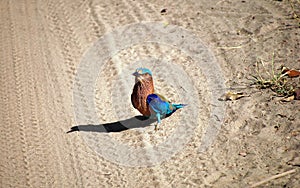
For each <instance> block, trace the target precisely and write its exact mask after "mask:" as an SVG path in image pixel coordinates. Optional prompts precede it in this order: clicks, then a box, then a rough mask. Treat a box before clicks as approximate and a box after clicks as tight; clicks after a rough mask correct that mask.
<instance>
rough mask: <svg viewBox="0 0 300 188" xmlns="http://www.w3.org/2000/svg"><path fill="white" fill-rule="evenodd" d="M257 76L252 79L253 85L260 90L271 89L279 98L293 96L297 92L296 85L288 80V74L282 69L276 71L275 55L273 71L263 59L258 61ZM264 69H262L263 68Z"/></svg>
mask: <svg viewBox="0 0 300 188" xmlns="http://www.w3.org/2000/svg"><path fill="white" fill-rule="evenodd" d="M255 67H256V68H255V72H256V74H255V75H251V77H252V81H253V82H252V85H256V86H258V88H260V89H271V90H272V91H274V92H275V93H276V94H277V95H278V96H291V95H293V93H294V91H295V88H296V86H295V83H293V82H292V81H291V80H290V79H288V78H287V76H286V73H284V74H283V73H282V71H281V69H280V71H278V69H276V70H275V66H274V54H273V58H272V61H271V68H270V69H271V70H269V69H268V68H267V67H266V62H264V61H263V60H262V59H259V60H258V61H256V64H255ZM261 67H262V68H261Z"/></svg>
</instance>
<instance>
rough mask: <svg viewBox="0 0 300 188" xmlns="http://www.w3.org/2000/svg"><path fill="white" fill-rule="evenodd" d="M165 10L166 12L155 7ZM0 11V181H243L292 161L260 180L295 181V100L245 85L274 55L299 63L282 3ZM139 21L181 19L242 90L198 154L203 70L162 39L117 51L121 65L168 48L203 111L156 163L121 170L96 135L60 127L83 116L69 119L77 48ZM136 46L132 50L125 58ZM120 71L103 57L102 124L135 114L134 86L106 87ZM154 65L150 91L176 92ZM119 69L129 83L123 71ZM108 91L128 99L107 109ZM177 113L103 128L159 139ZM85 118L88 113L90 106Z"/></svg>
mask: <svg viewBox="0 0 300 188" xmlns="http://www.w3.org/2000/svg"><path fill="white" fill-rule="evenodd" d="M164 8H166V9H167V12H166V13H165V14H164V15H162V14H161V13H160V11H161V10H162V9H164ZM0 9H1V10H0V14H1V18H0V28H1V30H0V32H1V38H0V40H1V41H0V45H1V50H0V60H1V63H0V66H1V68H0V70H1V73H0V77H1V79H0V81H1V87H0V96H1V100H0V102H1V116H0V118H1V119H0V122H1V126H0V129H1V136H0V141H1V142H0V143H1V147H0V152H1V157H0V158H1V159H0V179H1V181H0V185H1V186H0V187H245V186H250V185H253V184H254V183H257V182H259V181H261V180H264V179H267V178H269V177H271V176H273V175H276V174H280V173H283V172H286V171H289V170H293V169H295V171H294V172H293V173H291V174H289V175H286V176H283V177H281V178H278V179H274V180H271V181H269V182H267V183H265V184H264V185H263V187H300V181H299V179H300V172H299V170H300V169H299V165H300V153H299V151H300V121H299V117H300V110H299V109H300V103H299V101H293V102H290V103H280V102H278V100H275V99H274V98H273V97H272V96H273V95H274V94H273V93H272V92H270V91H267V90H264V91H260V90H258V89H255V88H248V87H245V86H246V85H248V84H249V80H248V78H249V77H250V75H251V74H252V73H254V68H253V66H254V64H255V62H256V60H257V58H262V59H264V60H266V61H268V60H269V61H270V60H271V59H272V54H273V53H274V54H275V66H276V67H279V66H280V65H281V64H285V65H287V66H290V67H294V68H298V69H300V44H299V43H300V36H299V35H300V32H299V31H300V30H299V24H298V23H297V21H296V20H295V19H292V12H293V10H292V9H291V6H290V5H289V3H288V1H274V0H251V1H250V0H245V1H242V0H213V1H199V0H195V1H186V2H185V3H182V2H181V1H173V0H172V1H166V2H164V3H162V2H161V1H157V0H150V1H145V2H141V1H135V0H129V1H127V0H122V1H111V0H101V1H79V0H65V1H63V0H57V1H51V0H47V1H34V0H28V1H7V0H2V1H1V3H0ZM295 10H299V4H298V5H296V7H295ZM298 13H299V11H298ZM141 21H152V22H162V23H165V24H172V25H179V26H181V27H183V28H185V29H187V30H188V31H191V32H192V33H194V34H195V36H197V37H198V38H199V39H200V40H201V41H203V43H204V44H205V45H206V46H207V47H208V48H209V49H210V50H211V52H212V53H213V54H214V56H215V57H216V62H217V63H218V64H219V66H220V67H221V69H222V74H223V75H224V77H225V80H224V81H225V84H226V87H227V88H230V87H232V89H234V90H235V91H239V92H241V91H242V92H246V93H248V94H250V97H245V98H242V99H240V100H237V101H229V102H224V104H225V105H226V111H225V114H224V120H223V121H222V127H221V129H220V132H219V134H218V136H217V139H216V140H214V142H213V145H211V146H210V147H209V148H208V150H207V151H205V152H199V146H200V145H201V143H200V142H201V138H202V136H203V133H204V132H205V131H203V129H202V127H201V126H202V125H204V124H205V122H206V121H207V120H208V118H209V111H210V101H209V98H210V97H207V96H206V95H208V94H207V93H206V89H205V88H206V87H209V86H208V84H207V83H205V80H206V78H205V76H204V74H201V72H203V71H204V70H203V69H201V67H200V69H199V67H198V69H197V67H193V66H194V64H192V63H191V64H185V62H186V59H187V57H185V56H186V54H184V53H181V54H180V53H179V52H178V53H175V52H174V51H173V53H164V52H165V51H164V49H165V48H166V49H167V47H163V46H160V47H156V46H155V45H154V47H148V49H146V50H145V49H144V48H143V47H142V46H133V47H131V48H136V49H130V50H127V51H125V52H124V51H123V52H120V53H119V54H117V55H116V56H117V58H118V59H119V60H120V59H121V62H124V64H126V63H127V64H128V65H131V64H130V62H131V61H134V59H136V58H138V57H139V54H143V55H147V54H155V53H157V54H162V55H164V54H168V56H170V55H174V57H173V59H174V61H176V63H177V64H178V65H181V66H182V67H183V69H184V70H185V71H187V72H188V75H189V77H190V80H191V81H192V83H194V86H193V87H194V88H195V90H196V91H197V92H198V94H197V95H198V96H192V97H194V98H197V100H196V101H198V103H197V104H193V105H192V106H194V107H195V106H198V107H199V109H200V111H201V113H200V114H198V115H199V116H198V118H195V119H193V118H192V117H190V116H189V115H187V116H186V117H188V118H189V119H190V121H191V122H193V123H195V125H196V129H195V130H194V132H192V134H191V139H190V140H189V141H188V142H187V143H186V144H185V145H184V147H183V148H182V149H181V150H180V151H178V152H177V153H176V155H173V156H172V157H171V158H169V159H168V160H166V161H163V162H162V163H160V164H157V165H155V166H148V167H139V166H134V167H128V166H126V165H122V164H120V163H116V162H113V160H110V159H107V158H105V157H103V156H102V155H101V153H100V154H99V152H96V151H95V147H101V145H100V146H99V144H98V145H97V142H96V141H95V142H96V144H95V143H94V144H95V145H93V146H90V145H89V143H88V142H87V139H93V138H94V137H95V138H96V137H97V136H99V135H100V134H103V133H99V132H97V131H96V132H95V131H94V132H93V131H91V129H90V131H88V132H86V131H79V132H72V133H69V134H66V132H67V131H69V130H70V129H71V127H73V126H77V125H84V124H86V125H88V124H90V122H78V121H77V120H76V119H75V115H74V114H75V113H74V100H73V99H74V98H73V89H74V79H75V76H76V73H77V68H78V66H79V63H80V62H81V60H82V57H83V56H84V54H85V52H86V51H88V49H89V48H90V47H91V46H92V45H93V44H94V42H96V41H97V40H98V39H99V38H100V37H102V36H103V35H104V34H105V33H109V32H110V31H112V30H113V29H115V28H118V27H120V26H123V25H126V24H132V23H138V22H141ZM149 45H150V44H149ZM137 49H140V51H139V53H138V54H137V55H136V54H135V55H136V56H133V55H131V53H133V52H135V51H138V50H137ZM141 49H144V50H141ZM167 50H168V49H167ZM166 56H167V55H166ZM130 58H132V59H130ZM170 58H172V57H170ZM109 61H112V60H109ZM120 66H121V65H120ZM121 67H122V66H121ZM118 68H119V67H114V64H111V63H107V66H106V67H105V68H104V70H103V71H102V72H104V73H105V74H101V75H102V76H100V79H98V81H97V89H96V92H97V94H96V96H97V97H96V100H95V101H96V104H97V113H98V114H101V117H102V118H101V120H100V121H101V122H103V123H110V122H114V121H118V120H120V119H119V118H123V117H132V116H133V115H138V113H137V111H135V110H134V109H133V108H132V107H131V106H130V99H129V98H130V92H131V91H130V90H128V89H127V88H126V87H124V88H123V89H122V87H120V88H117V89H116V88H115V87H112V85H114V82H115V80H118V79H115V77H116V74H117V73H118V71H120V69H118ZM135 68H136V67H135V66H134V65H132V66H131V68H130V69H132V70H134V69H135ZM196 70H197V71H196ZM156 71H157V72H158V73H157V75H156V78H155V79H156V80H157V87H158V89H159V90H160V91H162V93H164V92H165V93H166V94H167V95H168V97H169V98H171V99H172V100H174V101H176V100H178V99H179V94H178V92H176V91H177V90H179V89H178V88H175V89H174V88H172V87H170V86H168V84H165V82H164V79H163V78H162V77H161V76H162V75H164V74H166V73H165V72H163V73H161V72H159V68H157V69H156ZM193 71H195V72H193ZM166 72H168V71H166ZM170 75H171V77H172V76H174V75H172V74H171V73H170ZM122 77H123V78H124V79H127V77H130V78H128V79H131V81H133V78H131V77H132V76H131V75H125V74H124V75H122ZM175 77H177V78H178V76H175ZM175 77H174V78H175ZM160 78H161V79H160ZM128 84H129V85H130V86H132V85H131V84H133V83H128ZM115 85H116V84H115ZM166 88H167V89H166ZM172 89H173V90H172ZM116 90H117V91H116ZM168 91H169V93H168ZM224 92H225V91H214V93H213V94H212V95H211V94H210V95H211V96H212V97H219V96H221V95H222V94H223V93H224ZM114 93H121V96H122V97H124V101H125V103H126V104H128V105H121V106H118V107H117V111H115V110H114V109H111V103H113V102H114V101H113V102H111V99H112V98H118V96H114ZM122 97H121V98H118V99H122ZM82 98H83V99H84V94H83V96H82ZM102 105H103V106H102ZM199 109H198V110H199ZM127 112H128V113H127ZM116 113H120V114H121V115H116ZM122 113H123V114H122ZM184 113H186V114H192V112H190V113H189V108H186V109H183V110H182V111H180V112H178V113H177V114H175V115H174V116H171V117H170V118H168V119H166V120H164V123H165V125H168V126H164V127H163V128H162V130H160V131H159V132H157V133H153V126H150V127H148V126H147V127H144V128H139V129H138V130H135V129H130V130H125V131H122V132H117V133H105V134H108V135H109V136H111V137H112V138H114V139H116V140H118V141H119V142H123V143H127V144H128V145H130V146H132V147H146V146H145V143H146V144H149V143H150V144H157V143H162V142H164V139H166V138H168V137H167V136H168V135H171V134H172V132H174V130H175V127H176V126H180V125H178V121H179V119H180V117H181V116H184V115H185V114H184ZM85 116H86V117H87V118H86V119H89V114H88V111H87V114H85ZM177 120H178V121H177ZM206 123H207V122H206ZM82 129H84V127H82ZM143 130H146V131H144V132H143ZM145 135H148V136H145ZM166 135H167V136H166ZM145 139H148V141H147V142H145V141H144V140H145ZM156 142H157V143H156ZM101 144H102V145H105V144H106V143H101ZM170 147H172V146H170ZM116 153H117V154H118V152H116ZM123 154H124V153H123ZM125 155H128V153H125V154H124V156H125ZM154 157H155V156H154Z"/></svg>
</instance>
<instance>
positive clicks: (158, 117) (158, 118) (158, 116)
mask: <svg viewBox="0 0 300 188" xmlns="http://www.w3.org/2000/svg"><path fill="white" fill-rule="evenodd" d="M156 117H157V124H156V125H155V128H154V130H155V131H157V130H158V129H159V127H158V125H160V122H161V120H160V114H159V113H157V114H156Z"/></svg>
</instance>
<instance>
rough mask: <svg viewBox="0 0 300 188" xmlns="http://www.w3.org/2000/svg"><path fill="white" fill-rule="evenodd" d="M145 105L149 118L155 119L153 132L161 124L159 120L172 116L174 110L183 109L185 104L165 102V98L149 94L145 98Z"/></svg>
mask: <svg viewBox="0 0 300 188" xmlns="http://www.w3.org/2000/svg"><path fill="white" fill-rule="evenodd" d="M146 101H147V104H148V106H149V110H150V113H151V116H150V117H151V118H157V124H156V125H155V130H158V126H159V125H160V123H161V119H162V118H164V117H168V116H170V115H172V114H173V113H174V112H175V111H176V110H178V109H180V108H183V107H185V106H186V105H187V104H173V103H171V102H170V101H167V100H166V98H165V97H163V96H162V95H159V94H155V93H153V94H150V95H148V96H147V100H146Z"/></svg>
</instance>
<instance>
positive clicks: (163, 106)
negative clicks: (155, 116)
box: [149, 99, 169, 115]
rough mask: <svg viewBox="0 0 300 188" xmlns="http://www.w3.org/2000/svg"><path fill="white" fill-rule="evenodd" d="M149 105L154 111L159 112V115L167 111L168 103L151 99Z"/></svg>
mask: <svg viewBox="0 0 300 188" xmlns="http://www.w3.org/2000/svg"><path fill="white" fill-rule="evenodd" d="M149 107H150V109H151V110H153V111H154V112H155V113H159V114H161V115H163V114H166V113H167V112H168V107H169V104H168V103H167V102H164V101H162V100H159V99H153V100H151V102H150V103H149Z"/></svg>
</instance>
